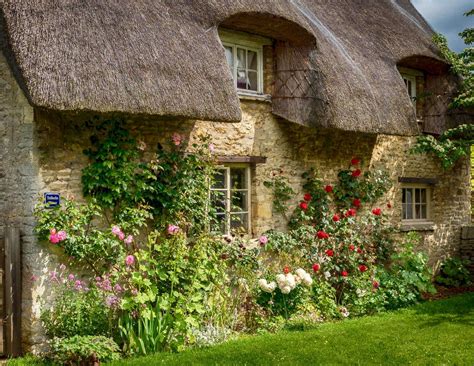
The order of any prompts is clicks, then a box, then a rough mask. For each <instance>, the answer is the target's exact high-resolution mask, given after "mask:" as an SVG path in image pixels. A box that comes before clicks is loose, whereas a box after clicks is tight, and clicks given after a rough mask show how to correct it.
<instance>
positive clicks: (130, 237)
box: [123, 235, 133, 245]
mask: <svg viewBox="0 0 474 366" xmlns="http://www.w3.org/2000/svg"><path fill="white" fill-rule="evenodd" d="M123 242H124V243H125V244H127V245H130V244H132V242H133V236H132V235H129V236H127V237H126V238H125V240H124V241H123Z"/></svg>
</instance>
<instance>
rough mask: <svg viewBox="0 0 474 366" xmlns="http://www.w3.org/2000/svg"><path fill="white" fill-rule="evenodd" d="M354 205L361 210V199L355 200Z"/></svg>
mask: <svg viewBox="0 0 474 366" xmlns="http://www.w3.org/2000/svg"><path fill="white" fill-rule="evenodd" d="M352 205H353V206H354V207H357V208H359V207H360V199H358V198H356V199H354V201H352Z"/></svg>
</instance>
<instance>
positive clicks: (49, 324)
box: [41, 273, 110, 338]
mask: <svg viewBox="0 0 474 366" xmlns="http://www.w3.org/2000/svg"><path fill="white" fill-rule="evenodd" d="M51 281H52V282H53V285H55V288H56V299H55V301H54V303H53V306H52V307H49V308H48V307H46V308H44V309H43V310H42V312H41V320H42V322H43V326H44V328H45V330H46V334H47V335H48V336H49V337H52V338H54V337H59V338H70V337H73V336H75V335H79V336H86V335H109V334H110V324H109V313H108V309H107V308H106V307H104V300H103V298H102V296H101V295H100V293H99V292H98V291H97V290H96V289H94V288H92V289H88V288H86V287H85V286H86V285H85V284H83V283H82V282H81V281H80V280H77V279H76V278H75V277H72V278H71V279H68V278H64V276H61V273H59V274H57V276H56V277H54V278H53V279H52V280H51ZM76 281H79V282H78V283H76ZM78 284H79V285H78Z"/></svg>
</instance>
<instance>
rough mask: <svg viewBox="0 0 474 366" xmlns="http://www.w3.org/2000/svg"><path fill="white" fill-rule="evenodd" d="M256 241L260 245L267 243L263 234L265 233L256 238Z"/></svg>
mask: <svg viewBox="0 0 474 366" xmlns="http://www.w3.org/2000/svg"><path fill="white" fill-rule="evenodd" d="M258 242H259V243H260V245H262V246H263V245H265V244H267V243H268V238H267V237H266V236H265V235H262V236H261V237H260V238H259V239H258Z"/></svg>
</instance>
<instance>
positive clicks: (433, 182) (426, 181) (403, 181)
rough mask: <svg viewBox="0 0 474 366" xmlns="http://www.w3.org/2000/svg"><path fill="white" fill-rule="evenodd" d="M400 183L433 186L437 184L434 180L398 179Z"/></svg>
mask: <svg viewBox="0 0 474 366" xmlns="http://www.w3.org/2000/svg"><path fill="white" fill-rule="evenodd" d="M398 181H399V182H400V183H413V184H428V185H431V186H434V185H436V184H437V183H438V179H436V178H416V177H398Z"/></svg>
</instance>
